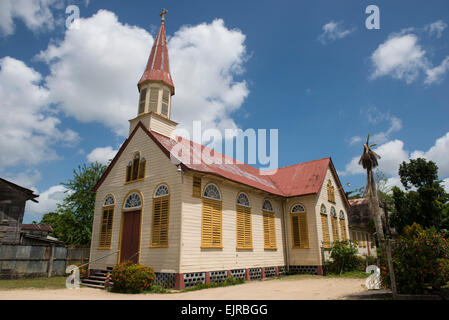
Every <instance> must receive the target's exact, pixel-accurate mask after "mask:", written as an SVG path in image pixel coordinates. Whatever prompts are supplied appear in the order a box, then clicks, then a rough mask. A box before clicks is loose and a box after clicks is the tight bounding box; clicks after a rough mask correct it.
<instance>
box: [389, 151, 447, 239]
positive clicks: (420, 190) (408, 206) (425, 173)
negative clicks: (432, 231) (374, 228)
mask: <svg viewBox="0 0 449 320" xmlns="http://www.w3.org/2000/svg"><path fill="white" fill-rule="evenodd" d="M399 176H400V177H401V183H402V185H403V186H404V188H405V190H406V191H405V192H404V191H402V190H401V189H399V188H398V187H394V188H393V202H394V210H393V214H392V216H391V221H390V223H391V225H392V226H393V227H395V228H396V230H397V231H398V232H399V233H401V232H402V231H403V229H404V227H405V226H408V225H412V224H413V223H418V224H420V225H421V226H422V227H423V228H429V227H432V226H435V228H436V229H437V230H442V229H446V230H447V229H448V228H449V219H448V204H447V201H448V200H449V195H448V194H447V193H446V192H445V190H444V188H443V186H442V185H441V181H440V180H438V167H437V165H436V164H435V163H434V162H432V161H426V160H425V159H422V158H418V159H411V160H410V162H409V163H406V162H403V163H402V164H401V165H400V167H399Z"/></svg>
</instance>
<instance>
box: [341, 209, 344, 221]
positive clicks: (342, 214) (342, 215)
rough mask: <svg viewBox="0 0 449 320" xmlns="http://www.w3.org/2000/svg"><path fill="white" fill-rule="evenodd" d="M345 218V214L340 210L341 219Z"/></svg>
mask: <svg viewBox="0 0 449 320" xmlns="http://www.w3.org/2000/svg"><path fill="white" fill-rule="evenodd" d="M344 218H345V213H344V212H343V210H340V219H344Z"/></svg>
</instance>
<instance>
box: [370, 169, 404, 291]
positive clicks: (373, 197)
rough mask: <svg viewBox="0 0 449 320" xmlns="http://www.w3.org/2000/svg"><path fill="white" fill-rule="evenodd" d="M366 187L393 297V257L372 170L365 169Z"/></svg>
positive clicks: (394, 281) (394, 288)
mask: <svg viewBox="0 0 449 320" xmlns="http://www.w3.org/2000/svg"><path fill="white" fill-rule="evenodd" d="M367 179H368V181H367V187H368V200H369V205H370V207H371V212H372V214H373V219H374V224H375V225H376V233H377V239H378V240H379V245H380V249H381V251H382V252H385V253H386V255H387V262H388V270H389V273H390V282H391V291H392V293H393V299H396V297H397V289H396V280H395V276H394V268H393V259H392V256H391V246H390V241H389V240H387V241H385V237H384V230H383V226H382V218H381V212H380V207H379V200H378V198H377V189H376V183H375V182H374V178H373V172H372V170H367Z"/></svg>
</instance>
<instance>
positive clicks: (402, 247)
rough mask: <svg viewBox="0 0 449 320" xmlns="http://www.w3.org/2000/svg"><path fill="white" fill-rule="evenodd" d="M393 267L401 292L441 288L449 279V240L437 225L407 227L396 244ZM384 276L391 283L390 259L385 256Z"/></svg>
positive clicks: (407, 292) (383, 281) (424, 291)
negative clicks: (436, 227)
mask: <svg viewBox="0 0 449 320" xmlns="http://www.w3.org/2000/svg"><path fill="white" fill-rule="evenodd" d="M392 256H393V267H394V273H395V278H396V285H397V289H398V293H404V294H420V293H426V291H428V289H434V290H439V289H440V288H441V287H442V286H444V285H445V284H446V283H447V282H448V281H449V240H448V239H447V237H445V236H443V235H442V234H440V233H438V232H437V231H436V229H435V228H429V229H426V230H423V229H422V228H421V227H420V226H419V225H418V224H416V223H414V224H413V225H412V226H408V227H405V228H404V235H403V236H401V237H400V238H398V239H395V240H394V242H393V244H392ZM381 261H382V265H381V280H382V283H383V285H384V286H386V287H390V276H389V273H388V268H387V267H386V266H387V264H386V259H385V257H384V256H382V257H381Z"/></svg>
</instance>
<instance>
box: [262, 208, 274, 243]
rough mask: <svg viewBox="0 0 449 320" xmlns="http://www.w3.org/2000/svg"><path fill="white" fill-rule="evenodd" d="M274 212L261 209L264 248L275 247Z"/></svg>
mask: <svg viewBox="0 0 449 320" xmlns="http://www.w3.org/2000/svg"><path fill="white" fill-rule="evenodd" d="M274 216H275V214H274V212H269V211H263V235H264V236H263V237H264V247H265V249H276V226H275V218H274Z"/></svg>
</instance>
